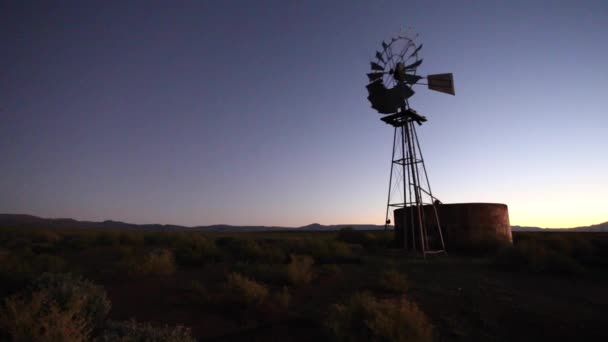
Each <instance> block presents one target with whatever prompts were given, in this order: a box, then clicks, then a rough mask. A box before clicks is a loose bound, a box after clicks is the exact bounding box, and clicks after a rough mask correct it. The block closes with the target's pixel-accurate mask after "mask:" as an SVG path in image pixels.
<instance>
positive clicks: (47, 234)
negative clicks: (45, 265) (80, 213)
mask: <svg viewBox="0 0 608 342" xmlns="http://www.w3.org/2000/svg"><path fill="white" fill-rule="evenodd" d="M30 239H31V241H32V242H33V243H52V244H54V243H57V242H59V241H61V235H59V234H58V233H56V232H53V231H50V230H46V229H44V230H43V229H40V230H35V231H33V232H32V233H31V237H30Z"/></svg>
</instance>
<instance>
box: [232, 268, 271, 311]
mask: <svg viewBox="0 0 608 342" xmlns="http://www.w3.org/2000/svg"><path fill="white" fill-rule="evenodd" d="M225 289H226V293H225V294H226V296H227V298H226V300H227V301H228V302H236V303H244V304H260V303H262V302H263V301H264V300H265V299H266V297H267V296H268V288H267V287H266V286H265V285H264V284H260V283H258V282H256V281H255V280H253V279H249V278H247V277H245V276H243V275H241V274H239V273H235V272H233V273H230V274H229V275H228V280H227V282H226V286H225Z"/></svg>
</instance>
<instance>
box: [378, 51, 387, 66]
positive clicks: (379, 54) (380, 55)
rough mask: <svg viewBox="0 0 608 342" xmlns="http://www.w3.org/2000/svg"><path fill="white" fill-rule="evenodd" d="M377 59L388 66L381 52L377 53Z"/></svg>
mask: <svg viewBox="0 0 608 342" xmlns="http://www.w3.org/2000/svg"><path fill="white" fill-rule="evenodd" d="M376 58H378V60H379V61H380V62H382V63H384V64H386V62H385V61H384V58H382V54H381V53H380V52H379V51H376Z"/></svg>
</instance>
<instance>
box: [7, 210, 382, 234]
mask: <svg viewBox="0 0 608 342" xmlns="http://www.w3.org/2000/svg"><path fill="white" fill-rule="evenodd" d="M345 227H352V228H353V229H356V230H381V229H384V226H383V225H371V224H340V225H328V226H325V225H321V224H318V223H313V224H309V225H307V226H302V227H277V226H231V225H226V224H218V225H211V226H196V227H186V226H178V225H165V224H133V223H125V222H120V221H112V220H107V221H103V222H91V221H77V220H74V219H64V218H59V219H48V218H41V217H37V216H32V215H22V214H0V228H48V229H150V230H188V231H193V230H195V231H206V232H258V231H259V232H264V231H293V230H306V231H333V230H339V229H342V228H345Z"/></svg>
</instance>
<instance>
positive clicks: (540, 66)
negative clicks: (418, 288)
mask: <svg viewBox="0 0 608 342" xmlns="http://www.w3.org/2000/svg"><path fill="white" fill-rule="evenodd" d="M407 27H411V28H412V29H413V30H414V31H415V32H417V33H418V34H419V38H418V41H419V42H422V43H423V44H424V47H423V49H422V50H421V57H422V58H424V62H423V63H422V65H421V67H420V68H419V69H418V72H419V73H421V74H424V75H425V74H432V73H443V72H452V73H454V78H455V86H456V96H450V95H446V94H442V93H438V92H433V91H430V90H428V89H425V87H424V86H417V87H415V88H414V90H415V91H416V95H414V97H412V98H411V99H410V105H411V106H412V107H413V108H414V109H416V110H417V111H418V112H420V113H421V114H423V115H425V116H426V117H427V118H428V119H429V120H428V122H426V123H425V124H424V125H423V126H421V127H420V128H419V129H418V135H419V138H420V143H421V147H422V150H423V153H424V156H425V163H426V168H427V170H428V175H429V179H430V182H431V185H432V189H433V193H434V195H435V196H436V197H438V198H439V199H441V201H442V202H444V203H460V202H495V203H505V204H507V205H508V206H509V215H510V221H511V224H513V225H524V226H540V227H574V226H582V225H590V224H596V223H601V222H604V221H608V177H607V174H608V172H607V171H608V140H607V138H606V132H607V129H608V113H607V112H606V110H605V108H606V103H605V102H604V100H605V99H606V96H607V95H606V94H608V66H607V63H606V56H608V43H607V42H608V38H607V36H608V3H607V2H606V1H499V2H494V1H466V2H463V1H284V0H278V1H246V0H240V1H230V0H228V1H219V0H218V1H211V0H208V1H152V0H146V1H52V2H51V1H2V2H0V43H1V45H0V46H2V53H0V170H1V172H0V212H3V213H23V214H31V215H37V216H42V217H71V218H75V219H80V220H92V221H97V220H106V219H112V220H120V221H126V222H133V223H165V224H180V225H188V226H194V225H210V224H220V223H221V224H233V225H269V226H270V225H279V226H302V225H306V224H310V223H313V222H317V223H321V224H357V223H360V224H383V223H384V214H385V210H386V194H387V189H388V176H389V169H390V158H391V155H390V154H391V147H392V129H391V127H390V126H387V125H385V124H384V123H383V122H381V121H380V120H379V119H380V115H378V113H377V112H375V111H374V110H373V109H372V108H370V104H369V102H368V100H367V98H366V97H367V91H366V88H365V85H366V84H367V82H368V81H367V77H366V75H365V74H366V73H367V72H369V62H370V61H371V60H372V57H373V56H374V54H375V51H376V50H377V49H380V48H381V45H380V43H381V42H382V40H384V39H390V38H391V37H392V36H394V35H397V34H399V33H400V31H401V30H402V29H403V28H407Z"/></svg>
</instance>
